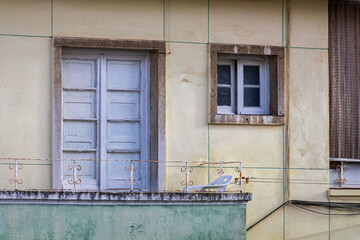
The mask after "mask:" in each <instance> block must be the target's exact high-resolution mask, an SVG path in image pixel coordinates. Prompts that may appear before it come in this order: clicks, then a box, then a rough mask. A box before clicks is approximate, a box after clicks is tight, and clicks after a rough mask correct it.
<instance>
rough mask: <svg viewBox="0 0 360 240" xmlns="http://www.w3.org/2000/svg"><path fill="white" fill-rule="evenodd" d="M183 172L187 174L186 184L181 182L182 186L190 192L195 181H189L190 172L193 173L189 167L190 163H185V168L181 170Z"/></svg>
mask: <svg viewBox="0 0 360 240" xmlns="http://www.w3.org/2000/svg"><path fill="white" fill-rule="evenodd" d="M180 171H181V172H185V182H184V181H181V185H183V186H185V191H188V190H189V186H192V185H193V181H189V172H192V171H193V169H192V167H189V162H188V161H186V162H185V168H183V167H182V168H181V169H180Z"/></svg>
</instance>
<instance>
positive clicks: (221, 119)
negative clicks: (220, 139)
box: [209, 114, 285, 126]
mask: <svg viewBox="0 0 360 240" xmlns="http://www.w3.org/2000/svg"><path fill="white" fill-rule="evenodd" d="M209 123H211V124H237V125H275V126H281V125H284V124H285V117H284V116H271V115H235V114H212V115H210V121H209Z"/></svg>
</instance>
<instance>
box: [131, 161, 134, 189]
mask: <svg viewBox="0 0 360 240" xmlns="http://www.w3.org/2000/svg"><path fill="white" fill-rule="evenodd" d="M130 189H131V190H130V191H131V192H133V191H134V163H133V160H131V161H130Z"/></svg>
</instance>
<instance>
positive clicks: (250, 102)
mask: <svg viewBox="0 0 360 240" xmlns="http://www.w3.org/2000/svg"><path fill="white" fill-rule="evenodd" d="M259 106H260V88H244V107H259Z"/></svg>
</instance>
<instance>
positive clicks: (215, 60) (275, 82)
mask: <svg viewBox="0 0 360 240" xmlns="http://www.w3.org/2000/svg"><path fill="white" fill-rule="evenodd" d="M284 90H285V85H284V48H283V47H276V46H256V45H234V44H211V46H210V115H209V122H210V123H213V124H254V125H283V124H284V122H285V117H284V112H285V94H284Z"/></svg>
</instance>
